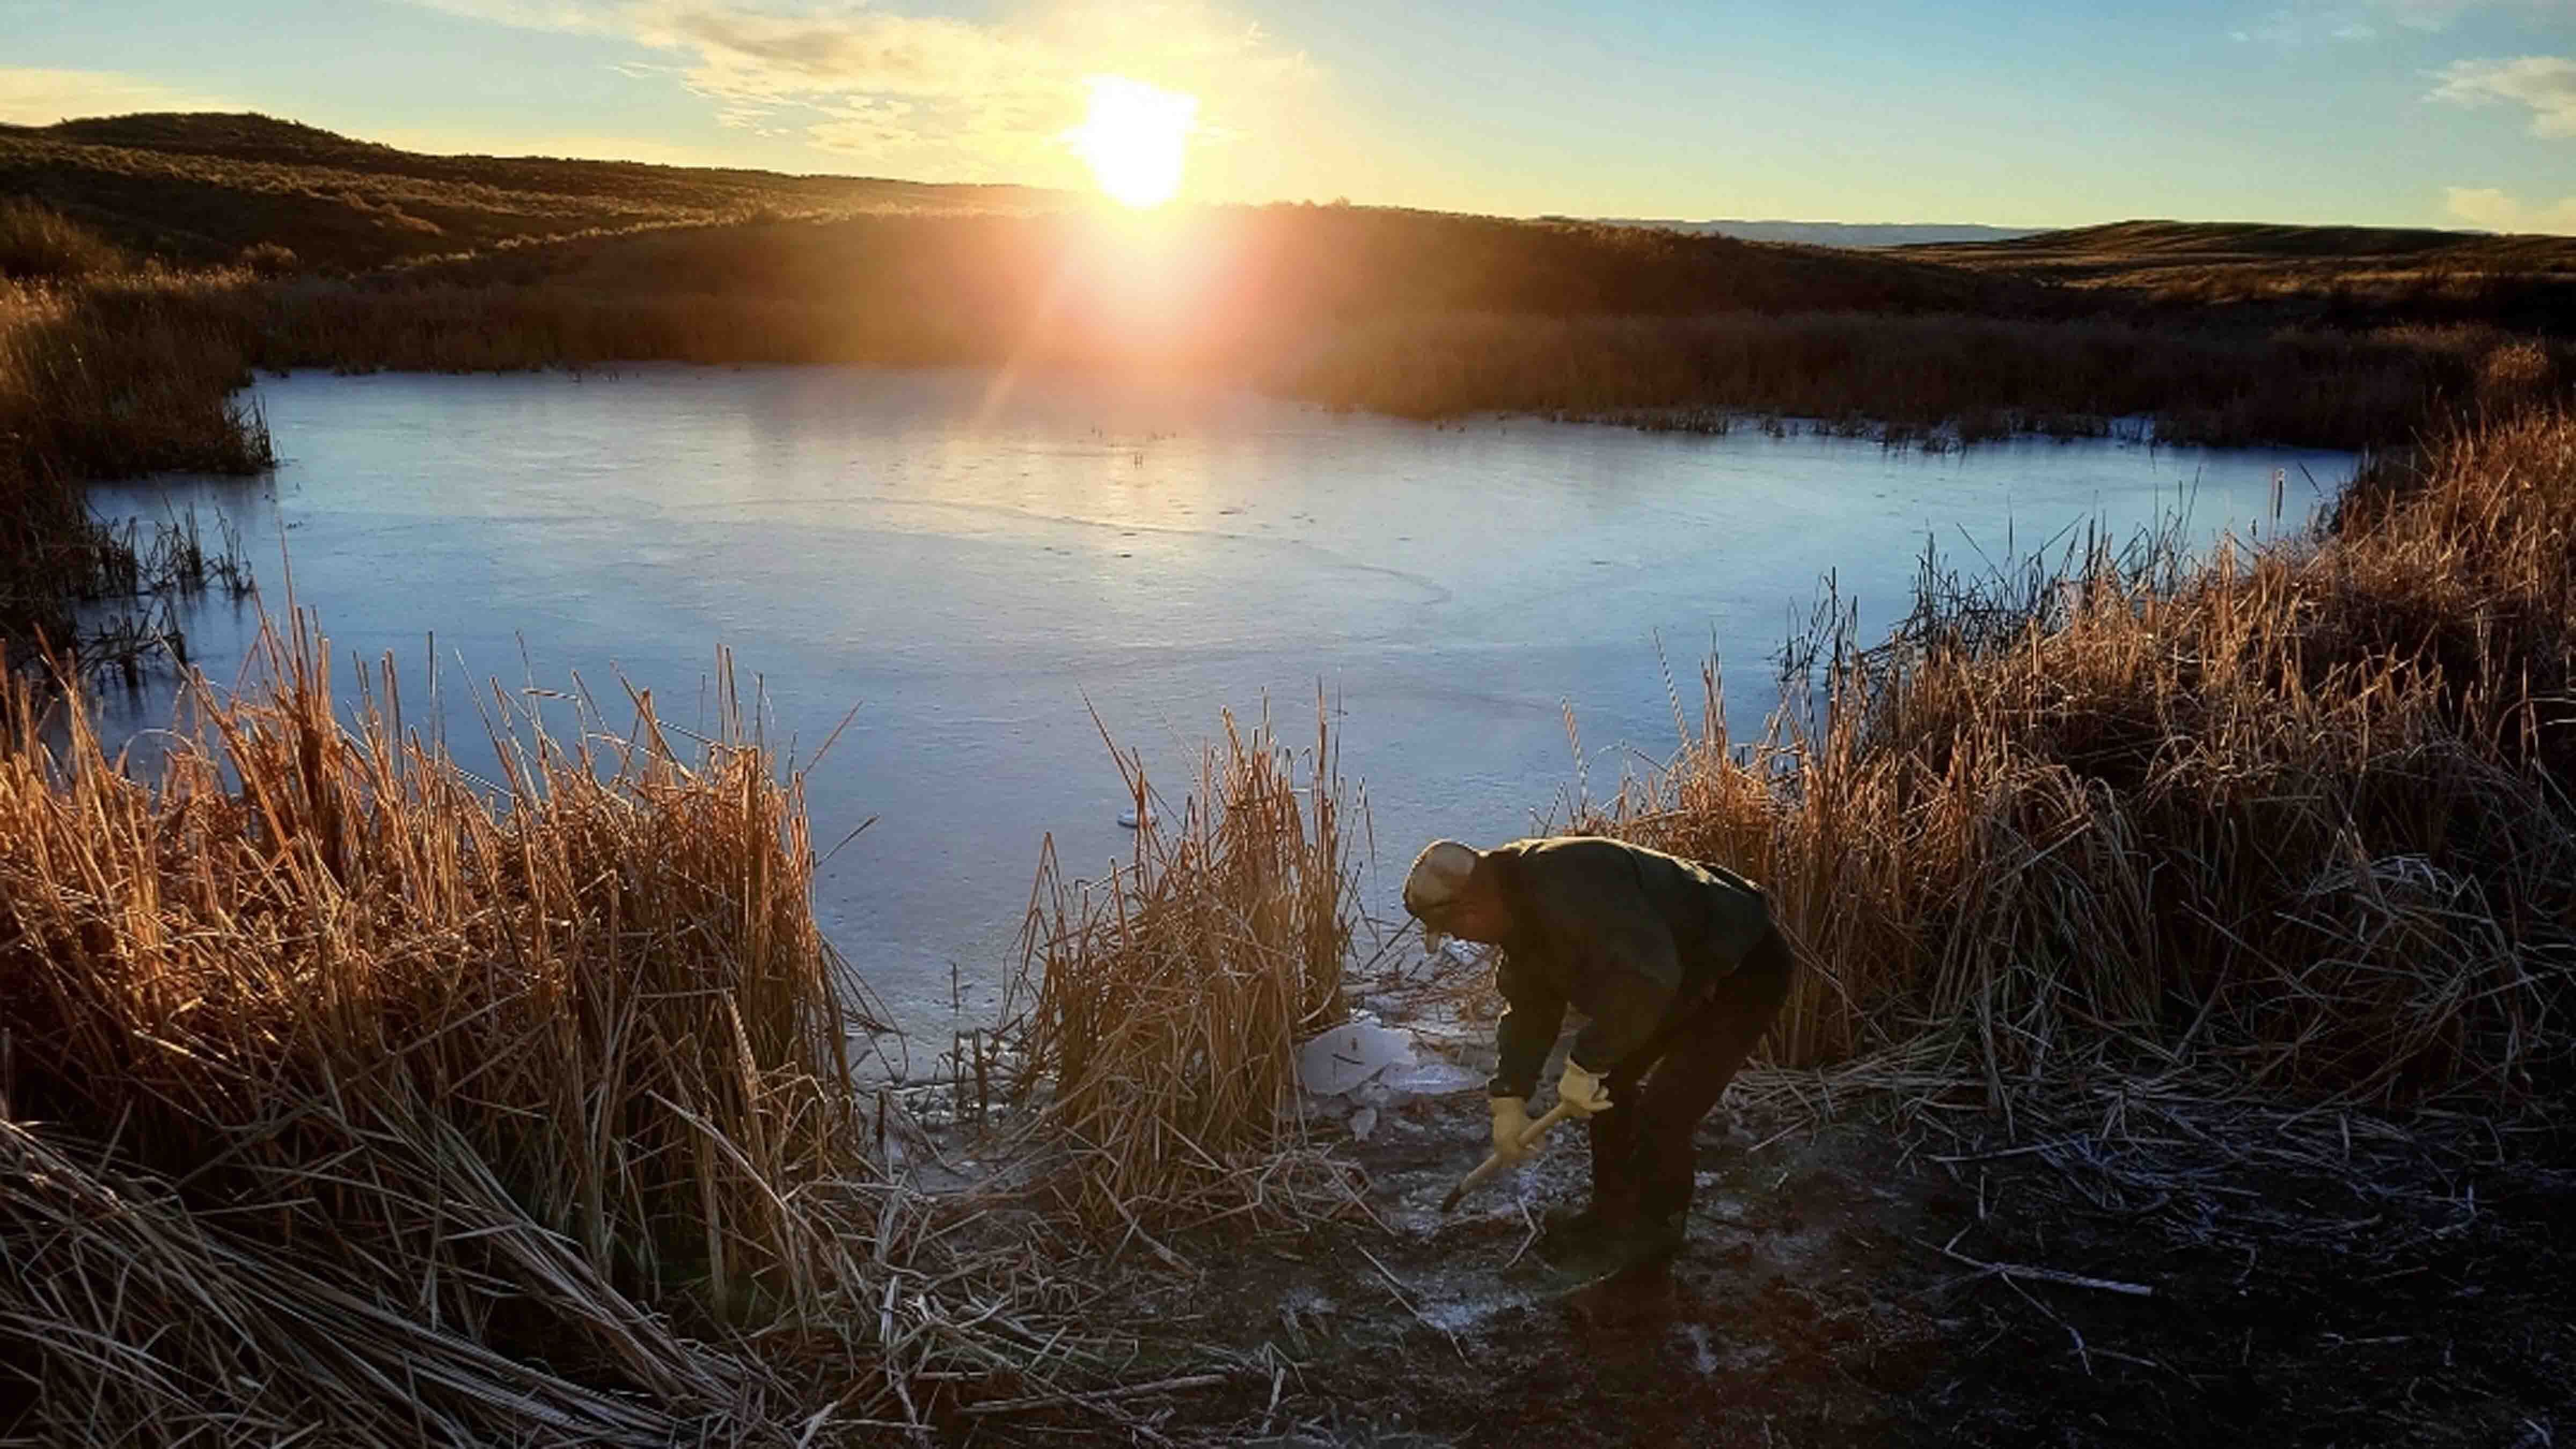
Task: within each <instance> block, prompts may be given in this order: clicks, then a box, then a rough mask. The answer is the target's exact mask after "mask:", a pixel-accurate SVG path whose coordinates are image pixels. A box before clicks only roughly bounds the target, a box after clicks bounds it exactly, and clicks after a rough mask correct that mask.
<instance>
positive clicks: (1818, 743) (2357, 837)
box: [1591, 411, 2576, 1104]
mask: <svg viewBox="0 0 2576 1449" xmlns="http://www.w3.org/2000/svg"><path fill="white" fill-rule="evenodd" d="M2571 528H2576V418H2571V416H2570V415H2569V414H2567V413H2566V412H2563V411H2554V412H2537V413H2533V414H2529V415H2526V416H2524V417H2522V418H2519V419H2517V420H2514V421H2511V422H2505V423H2498V424H2494V425H2490V426H2487V427H2484V428H2480V429H2476V430H2471V431H2467V432H2464V433H2462V434H2461V435H2459V436H2457V437H2455V438H2453V439H2451V440H2449V441H2447V442H2446V443H2444V444H2443V445H2441V446H2439V447H2437V448H2435V449H2433V450H2432V451H2431V453H2430V454H2429V455H2428V456H2426V457H2424V458H2422V459H2420V460H2416V461H2413V462H2404V461H2399V462H2391V463H2389V464H2387V465H2385V466H2383V467H2382V468H2381V469H2379V470H2378V471H2376V472H2374V473H2373V474H2372V475H2370V476H2368V477H2366V478H2365V479H2364V480H2363V481H2362V482H2361V483H2359V484H2357V485H2355V489H2354V491H2353V493H2352V495H2351V498H2350V499H2349V501H2348V502H2347V503H2346V505H2345V506H2344V508H2343V511H2342V514H2341V517H2340V518H2339V519H2338V520H2337V526H2336V527H2335V528H2334V530H2333V531H2332V532H2331V533H2330V534H2329V535H2328V536H2326V537H2324V538H2323V539H2322V540H2319V541H2312V542H2307V543H2301V544H2285V545H2278V546H2274V547H2270V548H2267V549H2264V550H2261V551H2259V552H2254V553H2251V554H2248V553H2247V552H2245V551H2242V550H2224V551H2222V552H2221V553H2220V554H2219V555H2218V556H2217V557H2216V558H2215V559H2214V560H2212V561H2211V562H2209V563H2207V564H2206V565H2191V564H2189V563H2187V562H2186V561H2185V560H2183V559H2182V558H2181V557H2180V556H2179V555H2178V554H2177V553H2176V551H2175V550H2174V549H2173V548H2172V546H2171V545H2170V541H2166V542H2165V543H2163V544H2162V545H2155V544H2151V545H2150V546H2149V547H2147V548H2145V549H2144V550H2143V551H2142V552H2137V553H2132V554H2129V555H2127V556H2115V555H2114V554H2113V553H2112V552H2111V551H2110V550H2108V549H2107V548H2104V547H2101V546H2098V545H2096V546H2094V547H2092V548H2089V549H2088V550H2086V551H2085V552H2084V553H2083V554H2082V555H2081V556H2079V557H2078V558H2077V559H2076V560H2075V561H2074V564H2073V566H2072V567H2071V568H2070V569H2068V570H2066V571H2064V572H2062V573H2055V574H2051V573H2048V572H2046V571H2035V572H2034V573H2032V574H2030V575H2028V576H2026V577H2022V578H2015V579H2002V580H1990V581H1986V582H1985V583H1983V584H1982V585H1980V584H1975V583H1973V582H1966V581H1961V580H1958V579H1955V578H1946V577H1941V576H1939V575H1937V574H1932V573H1930V572H1929V571H1928V570H1927V575H1926V578H1925V580H1924V583H1923V585H1922V588H1921V590H1920V599H1919V603H1918V606H1917V609H1916V611H1915V613H1914V616H1913V617H1912V618H1911V619H1910V620H1909V621H1907V623H1906V624H1905V625H1903V626H1902V627H1900V628H1899V629H1898V630H1897V631H1896V634H1895V635H1894V637H1893V638H1892V639H1890V640H1889V641H1888V642H1887V643H1885V644H1884V645H1882V646H1879V647H1876V648H1873V649H1868V650H1861V649H1858V648H1856V647H1854V641H1852V640H1851V639H1850V638H1849V636H1848V632H1847V631H1841V632H1838V633H1830V635H1829V637H1828V639H1827V640H1826V641H1825V642H1826V644H1827V648H1826V649H1825V651H1824V655H1823V657H1822V658H1821V660H1820V661H1819V668H1820V670H1821V675H1822V677H1821V680H1820V682H1819V685H1818V691H1819V692H1818V695H1817V696H1816V698H1815V699H1814V700H1813V701H1812V702H1811V703H1812V707H1811V708H1810V709H1807V710H1805V711H1802V712H1792V713H1784V714H1783V715H1782V716H1780V717H1778V718H1775V720H1774V721H1773V722H1772V724H1771V727H1770V729H1769V731H1768V733H1767V734H1766V736H1765V737H1764V738H1763V739H1762V740H1760V741H1759V742H1757V743H1754V744H1752V745H1750V746H1740V745H1737V744H1736V743H1735V742H1734V741H1732V740H1731V739H1730V738H1729V736H1728V734H1727V731H1726V726H1725V722H1724V720H1723V718H1722V716H1721V715H1719V714H1718V713H1717V712H1716V711H1715V710H1714V709H1712V710H1711V712H1710V716H1709V724H1708V728H1707V732H1706V735H1705V737H1704V738H1703V739H1702V740H1701V741H1700V742H1699V743H1698V744H1697V745H1695V746H1694V747H1692V748H1691V749H1689V750H1687V751H1686V752H1684V754H1683V755H1682V756H1681V757H1680V758H1679V759H1678V760H1677V761H1676V762H1674V764H1673V765H1672V767H1671V768H1670V769H1669V770H1667V771H1665V772H1662V773H1659V774H1656V775H1653V776H1651V777H1649V778H1646V779H1642V780H1639V781H1637V782H1635V783H1634V784H1633V785H1632V787H1631V788H1630V789H1629V791H1628V792H1627V793H1626V795H1625V797H1624V798H1623V799H1622V800H1621V801H1620V802H1619V803H1618V805H1617V806H1616V807H1615V808H1614V809H1612V810H1610V811H1608V812H1606V813H1605V814H1604V815H1603V816H1601V817H1600V818H1598V819H1596V820H1594V821H1593V822H1591V823H1592V824H1593V825H1594V826H1595V827H1596V828H1602V829H1607V830H1612V831H1616V832H1618V833H1620V834H1623V835H1628V836H1630V837H1633V838H1638V839H1642V840H1645V841H1648V842H1651V843H1654V844H1657V845H1659V846H1662V847H1665V848H1668V849H1674V850H1678V851H1680V852H1682V853H1685V854H1691V855H1700V856H1705V857H1708V858H1712V859H1718V860H1724V861H1728V862H1731V863H1735V864H1738V865H1740V866H1741V867H1743V868H1744V869H1746V870H1748V871H1749V872H1750V873H1752V874H1754V875H1756V876H1758V877H1761V878H1763V879H1765V880H1766V881H1767V882H1768V883H1769V884H1770V886H1771V888H1772V890H1773V892H1774V898H1775V901H1776V902H1777V903H1778V906H1779V908H1780V910H1781V913H1782V915H1783V917H1784V919H1785V920H1786V921H1787V922H1788V924H1789V925H1790V927H1791V929H1792V930H1793V932H1794V933H1795V935H1796V937H1797V938H1798V940H1799V941H1800V942H1801V944H1802V948H1803V950H1804V952H1805V953H1806V956H1807V957H1808V959H1809V960H1810V961H1811V962H1812V963H1813V964H1814V965H1815V966H1816V967H1817V968H1818V969H1817V970H1816V971H1814V972H1813V973H1811V974H1810V975H1809V976H1808V978H1807V980H1806V981H1805V982H1804V983H1802V986H1801V988H1800V990H1799V992H1798V995H1797V996H1796V997H1795V998H1794V999H1793V1002H1792V1004H1791V1008H1790V1010H1789V1013H1788V1015H1787V1016H1786V1018H1785V1020H1784V1024H1783V1026H1782V1028H1781V1030H1780V1032H1779V1034H1778V1036H1777V1037H1776V1039H1775V1042H1774V1046H1773V1051H1774V1057H1775V1060H1778V1061H1783V1062H1790V1063H1818V1062H1832V1061H1840V1060H1848V1059H1851V1058H1854V1057H1857V1056H1864V1055H1868V1054H1871V1053H1874V1052H1881V1051H1886V1050H1891V1049H1895V1048H1899V1047H1902V1048H1903V1049H1904V1050H1905V1051H1907V1052H1909V1053H1910V1054H1912V1055H1913V1056H1914V1057H1915V1058H1917V1059H1918V1062H1919V1060H1920V1059H1921V1058H1922V1056H1923V1053H1924V1052H1925V1051H1926V1050H1927V1049H1929V1050H1932V1051H1934V1052H1935V1053H1936V1054H1939V1055H1941V1056H1943V1057H1944V1058H1945V1060H1946V1062H1947V1067H1946V1069H1945V1070H1947V1071H1948V1072H1950V1073H1951V1074H1953V1075H1958V1074H1964V1075H1967V1076H1969V1077H1972V1078H1973V1079H1977V1080H1982V1081H1983V1082H1984V1083H1985V1084H1986V1085H1987V1087H1988V1091H1989V1094H1990V1095H1991V1096H1992V1097H1993V1098H1995V1099H1998V1100H2000V1099H2002V1098H2004V1097H2005V1096H2006V1095H2007V1094H2008V1092H2009V1091H2010V1089H2011V1088H2012V1086H2013V1085H2014V1084H2015V1083H2017V1082H2020V1081H2024V1080H2031V1079H2038V1078H2043V1077H2052V1076H2055V1077H2061V1078H2062V1077H2063V1075H2064V1074H2067V1073H2070V1072H2073V1073H2094V1074H2102V1075H2115V1074H2117V1073H2119V1072H2122V1071H2134V1070H2139V1069H2142V1068H2143V1069H2153V1070H2157V1071H2164V1070H2170V1069H2174V1068H2178V1067H2184V1066H2190V1067H2195V1068H2214V1069H2217V1070H2219V1071H2221V1072H2222V1073H2223V1074H2225V1075H2226V1076H2227V1077H2228V1078H2229V1079H2231V1080H2234V1081H2237V1082H2239V1083H2245V1084H2253V1085H2258V1086H2262V1087H2267V1088H2275V1089H2281V1090H2285V1091H2289V1092H2292V1093H2294V1094H2298V1095H2302V1096H2305V1097H2308V1098H2311V1099H2325V1100H2331V1101H2336V1102H2345V1103H2367V1104H2390V1103H2401V1102H2411V1101H2420V1100H2423V1099H2427V1098H2432V1097H2440V1096H2446V1095H2452V1094H2465V1095H2467V1096H2470V1097H2472V1098H2477V1099H2483V1100H2486V1101H2489V1102H2496V1101H2502V1100H2508V1099H2512V1098H2515V1097H2519V1096H2523V1095H2526V1094H2528V1093H2529V1092H2531V1091H2532V1090H2534V1089H2535V1087H2536V1086H2540V1085H2545V1084H2547V1083H2550V1082H2555V1081H2563V1080H2565V1077H2564V1074H2565V1072H2566V1069H2567V1066H2568V1064H2569V1048H2570V1046H2571V1038H2570V1032H2569V1020H2568V1009H2569V1006H2570V1001H2569V990H2568V988H2569V984H2570V981H2571V979H2576V976H2571V972H2576V808H2571V806H2570V803H2569V798H2568V795H2567V790H2566V787H2567V784H2568V782H2569V781H2570V780H2571V779H2576V739H2572V738H2571V737H2570V734H2569V730H2570V725H2571V721H2576V707H2571V705H2570V703H2569V688H2568V686H2569V681H2570V679H2571V676H2576V631H2571V626H2570V617H2571V616H2570V613H2569V608H2570V603H2569V601H2570V600H2571V599H2576V553H2571V550H2570V549H2569V547H2568V543H2567V540H2568V539H2569V538H2570V537H2571V536H2576V534H2572V533H2571ZM1713 695H1714V686H1713V684H1712V697H1713Z"/></svg>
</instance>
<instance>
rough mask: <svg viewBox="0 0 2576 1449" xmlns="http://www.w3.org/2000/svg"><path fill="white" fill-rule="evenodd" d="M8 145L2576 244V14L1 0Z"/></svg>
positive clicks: (2529, 3)
mask: <svg viewBox="0 0 2576 1449" xmlns="http://www.w3.org/2000/svg"><path fill="white" fill-rule="evenodd" d="M0 35H6V36H7V37H8V38H9V42H10V43H9V44H8V46H7V47H6V48H5V50H0V119H7V120H18V121H36V122H42V121H50V120H53V119H57V118H59V117H60V116H62V115H65V114H98V113H105V112H113V111H118V110H133V109H141V108H169V107H199V106H212V107H223V108H230V109H255V110H260V111H265V112H268V113H270V114H272V115H280V116H287V117H292V118H294V119H297V120H302V121H308V122H311V123H313V124H315V125H320V126H326V127H329V128H330V129H333V130H336V131H343V132H347V133H350V134H353V135H358V136H363V137H367V138H371V139H378V140H385V141H391V142H395V143H397V144H401V145H406V146H413V147H419V148H424V149H433V150H442V151H446V150H474V151H491V152H505V153H530V152H536V153H546V154H559V155H590V156H610V157H627V158H632V159H639V160H653V161H671V162H683V163H694V164H732V165H744V166H761V167H769V168H776V169H782V170H791V171H832V172H845V173H851V174H861V175H881V176H904V177H913V178H918V179H923V180H934V181H936V180H979V181H995V180H1000V181H1028V182H1035V183H1039V184H1047V185H1065V186H1077V185H1081V184H1083V183H1084V180H1085V173H1084V171H1083V169H1082V167H1081V164H1080V162H1079V161H1078V159H1077V158H1076V157H1075V156H1074V155H1073V154H1072V152H1071V150H1070V149H1069V148H1068V146H1067V145H1066V143H1065V141H1064V139H1063V137H1064V132H1065V131H1066V130H1067V129H1068V128H1070V127H1072V126H1073V125H1074V124H1075V123H1076V122H1077V121H1078V120H1079V119H1080V118H1081V114H1082V104H1083V96H1084V93H1085V78H1086V77H1088V76H1094V75H1104V74H1114V75H1123V76H1128V77H1131V78H1133V79H1137V80H1141V81H1144V82H1147V83H1149V84H1152V85H1155V86H1159V87H1163V88H1165V89H1169V90H1175V91H1180V92H1184V93H1187V94H1190V95H1194V96H1196V97H1198V98H1199V102H1200V104H1199V108H1198V111H1197V118H1198V130H1197V132H1196V133H1195V134H1194V135H1193V136H1192V137H1191V139H1190V151H1189V172H1188V181H1187V183H1186V189H1185V192H1184V194H1185V195H1187V196H1190V197H1194V198H1196V199H1201V200H1218V201H1231V200H1271V199H1300V198H1303V199H1313V200H1328V199H1330V198H1333V197H1336V196H1346V197H1349V198H1350V199H1352V200H1354V201H1362V202H1379V203H1391V204H1402V205H1415V206H1429V207H1439V208H1444V209H1457V210H1473V211H1490V212H1500V213H1506V214H1516V215H1529V214H1536V213H1542V212H1563V213H1572V214H1580V215H1595V216H1603V215H1610V216H1659V217H1710V216H1739V217H1792V218H1800V219H1813V220H1839V221H1916V220H1924V221H1933V220H1937V221H1982V222H1992V223H1998V224H2011V225H2031V226H2058V225H2073V224H2081V223H2085V222H2092V221H2104V220H2113V219H2118V218H2122V217H2132V216H2172V217H2183V218H2191V219H2233V220H2266V221H2290V222H2355V223H2369V224H2382V225H2434V226H2463V225H2474V226H2482V227H2488V228H2493V229H2503V230H2548V231H2558V232H2565V233H2576V0H2286V3H2285V0H2245V3H2238V0H2165V3H2145V4H2135V5H2127V6H2120V7H2101V8H2089V9H2088V8H2078V7H2074V6H2066V5H2058V6H2046V5H2024V4H2018V3H2004V0H1953V3H1949V4H1900V3H1894V0H1742V3H1724V4H1700V5H1658V4H1639V3H1602V4H1594V5H1590V6H1584V7H1576V6H1570V5H1563V4H1540V3H1533V0H1489V3H1486V4H1482V5H1478V6H1472V7H1470V6H1449V5H1435V4H1428V3H1415V4H1402V3H1389V0H1310V3H1303V4H1286V3H1272V0H1243V3H1216V0H1168V3H1156V4H1107V3H1101V0H1045V3H1033V4H1020V3H950V4H944V5H941V4H932V3H927V0H879V3H873V4H855V3H847V0H524V3H522V0H270V3H260V4H254V3H245V0H198V3H187V4H181V3H171V0H161V3H154V0H0Z"/></svg>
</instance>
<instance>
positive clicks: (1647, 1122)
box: [1591, 929, 1792, 1226]
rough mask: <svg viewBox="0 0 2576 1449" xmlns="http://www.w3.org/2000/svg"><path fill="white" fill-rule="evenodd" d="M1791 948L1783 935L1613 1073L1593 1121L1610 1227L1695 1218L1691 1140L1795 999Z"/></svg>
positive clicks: (1676, 1014)
mask: <svg viewBox="0 0 2576 1449" xmlns="http://www.w3.org/2000/svg"><path fill="white" fill-rule="evenodd" d="M1791 969H1792V968H1791V961H1790V956H1789V943H1788V942H1787V941H1786V940H1784V939H1782V937H1781V935H1780V932H1779V931H1778V930H1777V929H1774V930H1772V931H1771V932H1770V934H1768V935H1766V936H1764V937H1763V938H1762V940H1761V941H1760V943H1759V944H1757V945H1755V946H1754V948H1753V949H1752V951H1750V952H1748V953H1747V954H1746V955H1745V958H1744V961H1743V964H1741V965H1739V966H1738V967H1736V969H1735V971H1734V972H1733V973H1732V974H1730V975H1728V976H1726V977H1725V978H1723V979H1721V980H1720V981H1718V982H1717V984H1716V986H1715V987H1714V988H1712V989H1710V990H1707V991H1704V992H1702V993H1701V994H1700V995H1698V996H1696V997H1693V998H1691V999H1689V1000H1686V1001H1683V1002H1681V1003H1680V1004H1679V1005H1677V1006H1676V1007H1675V1008H1674V1011H1673V1015H1672V1019H1671V1020H1669V1021H1667V1022H1665V1023H1664V1024H1663V1025H1662V1026H1661V1027H1659V1028H1657V1029H1656V1032H1655V1034H1654V1035H1653V1036H1652V1037H1650V1038H1648V1039H1647V1042H1646V1044H1645V1045H1644V1046H1642V1047H1640V1048H1638V1049H1637V1051H1636V1052H1635V1053H1634V1054H1633V1055H1631V1056H1630V1057H1629V1058H1628V1060H1626V1061H1623V1062H1621V1063H1620V1064H1619V1065H1618V1066H1617V1067H1616V1068H1614V1069H1612V1071H1611V1073H1610V1075H1609V1077H1608V1078H1607V1079H1606V1080H1605V1085H1607V1087H1608V1088H1609V1091H1610V1110H1609V1111H1606V1112H1603V1113H1601V1114H1600V1115H1598V1116H1596V1117H1594V1118H1593V1119H1592V1120H1591V1129H1592V1209H1593V1211H1594V1212H1595V1213H1597V1214H1599V1215H1600V1217H1601V1219H1602V1221H1603V1222H1604V1223H1607V1224H1614V1225H1621V1226H1624V1225H1626V1224H1629V1223H1632V1222H1636V1221H1640V1220H1650V1219H1654V1218H1659V1217H1670V1216H1672V1215H1674V1214H1677V1213H1683V1212H1687V1211H1688V1210H1689V1208H1690V1201H1691V1189H1692V1187H1693V1186H1695V1185H1696V1183H1697V1180H1698V1176H1699V1174H1698V1167H1697V1162H1696V1155H1695V1154H1694V1152H1693V1151H1692V1146H1691V1139H1692V1137H1693V1135H1694V1134H1696V1133H1697V1132H1698V1130H1699V1123H1700V1119H1701V1118H1703V1117H1706V1116H1707V1115H1708V1114H1709V1111H1710V1109H1711V1108H1714V1107H1715V1106H1716V1105H1717V1099H1718V1097H1719V1096H1720V1095H1722V1094H1723V1093H1724V1092H1725V1091H1726V1084H1727V1083H1728V1082H1729V1081H1732V1080H1733V1079H1734V1077H1735V1072H1736V1069H1737V1068H1739V1067H1741V1066H1743V1065H1744V1058H1745V1056H1746V1054H1748V1053H1750V1052H1751V1051H1752V1050H1753V1044H1754V1043H1755V1042H1756V1041H1758V1040H1760V1039H1761V1036H1762V1033H1763V1032H1764V1031H1765V1030H1767V1029H1768V1028H1769V1027H1770V1025H1771V1021H1772V1019H1773V1018H1774V1017H1776V1016H1778V1015H1779V1014H1780V1003H1781V1002H1783V1001H1785V1000H1786V999H1788V995H1789V977H1790V973H1791Z"/></svg>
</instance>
